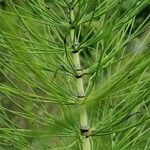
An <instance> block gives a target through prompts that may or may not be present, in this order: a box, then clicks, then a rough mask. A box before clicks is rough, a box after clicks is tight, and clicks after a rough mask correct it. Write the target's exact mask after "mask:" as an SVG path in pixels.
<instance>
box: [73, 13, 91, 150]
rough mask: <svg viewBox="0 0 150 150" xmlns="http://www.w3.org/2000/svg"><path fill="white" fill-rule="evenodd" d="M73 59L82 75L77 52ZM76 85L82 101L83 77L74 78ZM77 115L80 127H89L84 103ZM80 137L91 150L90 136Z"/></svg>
mask: <svg viewBox="0 0 150 150" xmlns="http://www.w3.org/2000/svg"><path fill="white" fill-rule="evenodd" d="M70 13H71V21H74V11H73V10H71V12H70ZM70 34H71V40H72V44H73V45H75V44H77V41H76V37H75V30H74V29H72V30H71V31H70ZM73 60H74V66H75V70H76V73H77V75H82V71H81V70H82V69H81V64H80V56H79V53H73ZM76 86H77V96H78V97H79V100H81V101H83V98H82V97H84V96H85V91H84V83H83V77H80V78H77V79H76ZM79 115H80V126H81V129H85V128H86V129H89V125H88V116H87V111H86V106H85V105H81V106H80V112H79ZM82 137H83V140H82V149H83V150H91V143H90V138H89V137H86V136H85V135H82Z"/></svg>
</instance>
